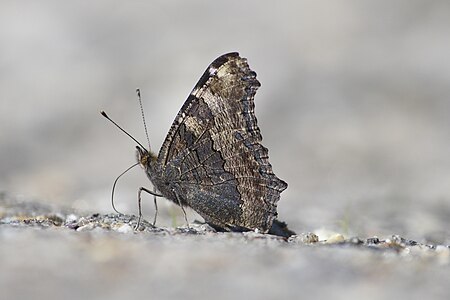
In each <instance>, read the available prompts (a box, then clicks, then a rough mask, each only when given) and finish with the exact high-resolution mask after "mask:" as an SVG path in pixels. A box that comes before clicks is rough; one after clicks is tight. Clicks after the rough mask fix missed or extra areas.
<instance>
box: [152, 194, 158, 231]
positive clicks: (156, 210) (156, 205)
mask: <svg viewBox="0 0 450 300" xmlns="http://www.w3.org/2000/svg"><path fill="white" fill-rule="evenodd" d="M153 192H154V193H155V194H156V188H153ZM155 194H153V203H154V204H155V217H154V218H153V224H152V225H153V226H155V224H156V217H157V216H158V204H157V203H156V195H155Z"/></svg>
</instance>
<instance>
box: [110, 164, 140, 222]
mask: <svg viewBox="0 0 450 300" xmlns="http://www.w3.org/2000/svg"><path fill="white" fill-rule="evenodd" d="M138 164H139V163H135V164H134V165H132V166H131V167H128V168H127V169H126V170H125V171H123V172H122V173H120V175H119V176H117V178H116V180H114V184H113V187H112V192H111V205H112V208H113V209H114V211H115V212H116V213H118V214H121V215H123V213H121V212H120V211H118V210H117V209H116V206H115V205H114V191H115V190H116V184H117V181H118V180H119V178H120V177H122V175H124V174H125V173H126V172H128V171H130V170H131V169H132V168H134V167H136V166H137V165H138Z"/></svg>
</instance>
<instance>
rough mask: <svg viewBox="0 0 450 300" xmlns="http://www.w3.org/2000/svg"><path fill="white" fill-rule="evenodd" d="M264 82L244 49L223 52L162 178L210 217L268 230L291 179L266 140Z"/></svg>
mask: <svg viewBox="0 0 450 300" xmlns="http://www.w3.org/2000/svg"><path fill="white" fill-rule="evenodd" d="M259 86H260V83H259V82H258V80H257V79H256V73H255V72H253V71H252V70H250V68H249V66H248V64H247V61H246V59H244V58H241V57H239V55H238V54H237V53H229V54H225V55H223V56H221V57H219V58H218V59H216V60H215V61H214V62H213V63H212V64H211V65H210V66H209V67H208V68H207V70H206V71H205V73H204V74H203V76H202V77H201V78H200V81H199V82H198V83H197V85H196V86H195V87H194V89H193V91H192V93H191V95H190V96H189V98H188V99H187V100H186V102H185V103H184V105H183V107H182V108H181V110H180V112H179V113H178V115H177V117H176V118H175V121H174V123H173V124H172V127H171V128H170V131H169V133H168V135H167V137H166V139H165V141H164V143H163V146H162V147H161V150H160V152H159V155H158V159H157V164H158V166H159V168H158V169H157V173H158V174H155V175H156V177H157V180H156V182H154V184H155V185H156V186H157V188H158V189H159V190H160V191H161V192H163V194H164V191H166V194H167V195H165V196H167V197H168V198H169V199H171V200H175V199H174V194H176V197H177V198H179V200H180V202H181V203H182V204H183V205H187V206H190V207H192V208H193V209H194V210H195V211H197V212H198V213H199V214H200V215H201V216H202V217H204V218H205V220H206V221H207V222H210V223H213V224H215V225H219V226H223V227H244V228H248V229H259V230H262V231H264V232H267V231H268V230H269V229H270V226H271V224H272V221H273V219H274V218H275V217H276V203H277V201H278V200H279V198H280V193H281V192H282V191H283V190H284V189H286V187H287V184H286V183H285V182H284V181H282V180H281V179H279V178H278V177H276V176H275V174H274V173H273V171H272V166H271V165H270V163H269V160H268V150H267V148H265V147H264V146H262V145H261V144H260V142H261V140H262V137H261V134H260V130H259V128H258V126H257V120H256V117H255V114H254V102H253V98H254V95H255V93H256V90H257V89H258V87H259ZM153 177H154V176H153ZM163 185H164V186H163ZM167 191H170V192H167Z"/></svg>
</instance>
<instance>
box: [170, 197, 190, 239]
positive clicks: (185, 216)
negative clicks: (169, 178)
mask: <svg viewBox="0 0 450 300" xmlns="http://www.w3.org/2000/svg"><path fill="white" fill-rule="evenodd" d="M173 193H174V194H175V197H177V202H178V205H179V206H180V207H181V210H182V211H183V215H184V220H185V221H186V226H187V228H188V230H190V229H191V228H190V227H189V221H188V219H187V215H186V211H185V210H184V207H183V205H181V201H180V198H179V197H178V194H177V193H176V192H175V191H173Z"/></svg>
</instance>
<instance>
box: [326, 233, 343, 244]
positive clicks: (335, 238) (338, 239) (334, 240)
mask: <svg viewBox="0 0 450 300" xmlns="http://www.w3.org/2000/svg"><path fill="white" fill-rule="evenodd" d="M343 242H345V238H344V236H343V235H342V234H339V233H337V234H335V235H332V236H330V237H329V238H328V239H327V240H326V241H325V243H326V244H339V243H343Z"/></svg>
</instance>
